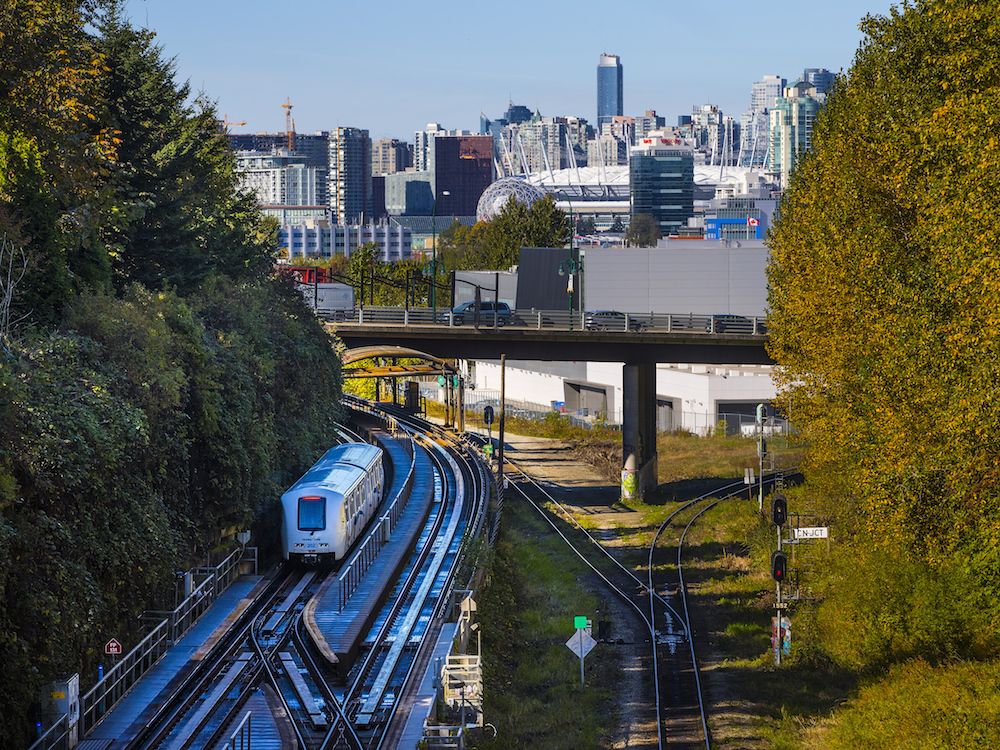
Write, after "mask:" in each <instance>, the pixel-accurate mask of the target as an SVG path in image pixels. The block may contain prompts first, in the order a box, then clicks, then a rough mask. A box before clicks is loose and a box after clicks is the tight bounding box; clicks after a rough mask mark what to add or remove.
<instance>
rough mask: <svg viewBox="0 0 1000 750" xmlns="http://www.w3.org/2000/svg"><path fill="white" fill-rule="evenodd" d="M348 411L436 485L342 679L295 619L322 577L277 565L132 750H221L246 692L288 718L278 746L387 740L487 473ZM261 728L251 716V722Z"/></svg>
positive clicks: (367, 744) (437, 442) (423, 429)
mask: <svg viewBox="0 0 1000 750" xmlns="http://www.w3.org/2000/svg"><path fill="white" fill-rule="evenodd" d="M351 405H352V407H353V408H355V409H356V410H357V411H359V412H364V413H366V414H367V415H368V418H371V417H375V418H379V419H386V420H392V429H393V430H394V431H395V430H401V431H402V432H403V433H405V434H407V435H408V436H409V437H411V438H412V439H413V440H415V441H417V442H419V444H420V445H421V446H422V447H423V448H424V449H426V450H427V452H428V455H429V456H430V459H431V464H432V467H433V472H434V486H435V489H434V502H433V506H432V510H431V512H430V514H429V515H428V517H427V520H426V522H425V525H424V527H423V528H422V529H421V532H420V534H419V538H418V541H417V543H416V545H415V547H414V548H413V549H412V550H411V552H410V555H409V558H408V560H407V562H406V563H405V564H404V566H403V569H402V572H401V573H400V574H399V576H398V578H397V580H396V583H395V585H394V588H393V589H392V591H391V594H390V596H389V597H388V599H387V601H386V602H385V604H384V605H383V607H382V609H381V611H380V612H379V613H378V616H377V617H376V618H375V621H374V624H373V626H372V627H371V631H370V633H369V635H368V637H367V638H366V639H365V646H364V648H363V651H362V654H363V656H361V657H359V659H358V660H357V662H356V664H355V667H354V668H353V669H352V671H351V673H350V675H349V676H348V679H347V682H346V684H336V682H335V681H334V679H333V677H332V676H331V674H330V673H329V672H328V670H329V665H328V663H327V662H326V661H325V660H324V659H323V658H320V657H319V656H318V654H317V653H316V649H315V646H314V644H313V641H312V638H311V637H310V636H309V635H308V633H307V630H306V628H305V625H304V622H303V617H302V610H303V608H304V605H305V603H306V602H307V601H308V600H309V599H310V598H311V597H312V595H313V594H314V593H315V592H316V590H317V589H318V588H319V586H320V585H321V583H322V581H323V579H324V577H325V575H326V574H325V573H321V572H319V571H316V570H309V571H301V570H294V569H292V568H291V567H289V566H288V565H285V566H282V567H281V568H280V569H278V571H277V572H276V573H275V574H274V575H273V577H272V578H271V579H270V580H269V581H268V582H267V583H266V585H264V586H262V587H261V589H260V591H259V593H258V594H257V595H256V597H255V598H254V600H253V601H252V602H250V604H249V605H248V606H247V607H246V608H245V610H244V611H243V613H242V614H241V615H240V616H239V617H238V618H237V620H236V622H235V623H234V624H233V626H232V627H230V628H229V629H228V630H227V631H226V632H225V633H223V634H222V635H221V637H220V638H219V640H218V642H217V643H215V644H214V645H213V646H212V647H211V648H208V647H204V651H205V653H204V654H201V655H200V658H199V657H196V659H197V666H196V667H195V668H194V669H193V670H192V671H191V672H190V673H189V674H188V675H187V676H186V677H185V679H184V680H183V682H182V684H180V685H179V686H178V687H177V688H176V689H174V690H173V692H172V693H171V694H170V695H169V697H168V699H167V701H166V702H164V703H163V704H162V705H161V706H160V707H159V708H158V709H157V710H156V712H155V713H154V714H153V715H152V716H151V717H150V718H149V720H148V721H147V723H146V725H145V726H144V727H143V729H142V731H141V732H139V733H138V735H137V736H136V737H135V738H134V740H133V741H132V742H130V743H129V744H128V748H129V750H152V749H153V748H158V749H165V750H186V749H187V748H222V747H223V746H224V745H225V743H226V740H227V739H228V738H229V736H230V734H231V733H232V731H233V729H234V727H236V726H238V725H239V724H240V722H241V721H242V720H243V718H244V716H245V714H246V711H247V705H248V703H249V702H250V700H251V698H252V696H254V695H255V694H259V693H260V691H261V689H262V688H264V687H265V686H266V689H267V691H268V693H269V695H271V696H272V698H273V700H274V701H276V702H277V704H278V706H279V709H280V710H279V713H283V714H284V717H285V718H277V719H272V721H276V722H278V723H282V725H283V726H284V727H285V732H286V733H290V734H291V739H288V738H284V739H283V740H282V747H285V746H287V744H286V743H287V742H292V743H294V746H295V747H297V748H301V749H302V750H334V749H336V748H348V749H349V750H362V749H364V750H374V749H375V748H380V747H383V746H384V745H385V744H386V740H387V738H388V737H390V736H393V735H394V734H395V733H396V725H397V724H399V723H400V722H398V721H395V720H396V719H397V718H399V717H398V716H397V714H398V711H399V706H400V698H401V696H403V695H404V693H405V692H406V690H407V688H408V687H409V683H410V680H411V678H412V677H413V675H414V674H415V672H416V671H417V668H418V666H420V667H424V666H426V662H427V652H428V648H429V647H430V646H432V645H433V642H434V641H435V640H436V634H437V631H438V629H439V627H440V622H441V615H442V614H443V613H444V612H446V611H447V610H448V607H449V605H450V603H451V601H452V594H453V589H454V587H455V583H456V581H455V578H456V571H457V570H458V567H459V564H460V562H461V560H462V558H463V555H464V553H465V552H466V551H467V544H468V539H467V535H469V534H477V533H479V531H480V529H481V525H482V518H483V515H484V504H485V502H486V500H487V499H488V496H489V493H488V485H487V483H488V481H489V475H488V472H487V471H485V469H484V468H483V467H482V466H481V465H479V464H478V462H477V461H476V460H475V459H473V458H472V457H470V456H469V455H468V453H467V450H466V448H465V447H464V446H463V445H462V444H461V443H460V442H459V441H457V440H456V439H455V438H454V437H453V436H450V435H448V434H447V433H445V432H444V431H442V430H440V429H438V428H436V427H434V426H432V425H428V424H426V423H423V422H421V421H420V420H415V421H412V422H411V421H408V420H407V419H406V418H404V417H402V416H399V415H393V414H389V413H387V412H384V411H382V410H380V409H378V408H376V407H374V406H372V405H370V404H367V403H366V402H361V401H353V402H351ZM338 433H339V435H340V438H341V439H343V440H351V441H356V440H357V441H359V440H362V438H361V436H360V435H359V434H358V433H357V432H356V431H353V430H350V429H349V428H346V427H341V428H340V429H338ZM390 585H392V584H390ZM404 718H405V717H404ZM260 722H261V720H260V719H258V718H257V716H256V714H255V716H254V720H253V722H252V726H258V725H259V723H260Z"/></svg>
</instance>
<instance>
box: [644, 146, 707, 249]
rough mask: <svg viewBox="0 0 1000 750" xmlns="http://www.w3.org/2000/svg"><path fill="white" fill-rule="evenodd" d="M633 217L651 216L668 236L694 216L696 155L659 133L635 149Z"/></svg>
mask: <svg viewBox="0 0 1000 750" xmlns="http://www.w3.org/2000/svg"><path fill="white" fill-rule="evenodd" d="M629 185H630V194H631V215H632V218H633V219H634V218H635V217H636V216H638V215H639V214H649V215H650V216H652V217H653V218H654V219H655V220H656V223H657V224H658V225H659V227H660V233H661V235H663V236H664V237H666V236H668V235H671V234H676V233H677V232H678V230H679V229H680V228H681V227H683V226H686V225H687V221H688V219H690V218H691V217H692V216H694V152H693V150H692V149H691V148H690V147H689V146H684V145H682V144H681V143H680V142H679V140H678V139H675V138H662V137H658V135H657V133H656V132H653V133H650V134H649V135H648V136H647V137H646V138H641V139H639V143H638V144H637V145H636V146H635V147H634V148H633V149H632V154H631V159H630V166H629Z"/></svg>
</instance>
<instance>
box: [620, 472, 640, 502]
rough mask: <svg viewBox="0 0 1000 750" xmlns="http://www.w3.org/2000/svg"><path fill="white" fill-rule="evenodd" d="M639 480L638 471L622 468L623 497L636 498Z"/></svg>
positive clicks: (626, 498) (627, 498)
mask: <svg viewBox="0 0 1000 750" xmlns="http://www.w3.org/2000/svg"><path fill="white" fill-rule="evenodd" d="M638 480H639V473H638V472H636V471H629V470H628V469H622V498H624V499H625V500H634V499H635V497H636V489H637V486H638Z"/></svg>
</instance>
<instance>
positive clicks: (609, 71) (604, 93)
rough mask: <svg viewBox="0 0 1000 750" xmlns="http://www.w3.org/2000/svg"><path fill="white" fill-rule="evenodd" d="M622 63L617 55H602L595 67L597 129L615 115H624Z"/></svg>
mask: <svg viewBox="0 0 1000 750" xmlns="http://www.w3.org/2000/svg"><path fill="white" fill-rule="evenodd" d="M622 78H623V76H622V61H621V58H620V57H618V55H609V54H608V53H606V52H605V53H603V54H602V55H601V60H600V62H599V63H598V65H597V128H598V130H600V129H601V128H602V127H603V126H604V123H606V122H610V121H611V118H612V117H614V116H615V115H623V114H625V108H624V106H623V99H624V97H623V93H624V86H623V81H622Z"/></svg>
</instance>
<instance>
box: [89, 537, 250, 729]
mask: <svg viewBox="0 0 1000 750" xmlns="http://www.w3.org/2000/svg"><path fill="white" fill-rule="evenodd" d="M246 550H247V548H245V547H242V548H240V549H237V550H234V551H233V552H232V553H230V554H229V555H228V556H227V557H226V558H225V559H223V560H222V562H220V563H219V564H218V565H216V566H214V567H202V568H196V569H195V570H194V571H193V572H194V574H195V575H205V576H206V577H205V580H204V581H202V582H201V583H200V584H199V585H198V587H197V588H195V590H194V591H192V592H191V594H190V595H189V596H187V597H186V598H185V599H184V601H183V602H181V603H180V604H179V605H178V606H177V607H175V608H174V609H172V610H169V611H166V612H159V613H155V614H158V615H161V616H162V617H163V619H162V620H160V622H159V623H158V624H157V625H156V626H155V627H154V628H153V629H152V630H151V631H150V632H149V633H148V634H147V635H146V636H145V637H144V638H143V639H142V640H141V641H139V643H137V644H136V645H135V647H133V648H132V649H131V650H130V651H129V652H128V653H126V654H124V655H123V656H122V657H121V659H120V660H119V661H118V663H117V664H115V665H114V666H113V667H111V669H110V670H108V671H107V673H105V675H104V678H103V679H101V680H99V681H98V682H97V683H96V684H95V685H94V686H93V687H92V688H91V689H90V690H88V691H87V692H86V693H84V694H83V697H82V698H81V699H80V734H81V736H84V735H86V733H87V732H89V731H90V730H91V729H92V728H93V727H94V726H95V725H96V724H97V723H98V722H99V721H100V720H101V719H102V718H103V717H104V715H105V714H107V713H108V712H109V711H110V710H111V709H112V708H114V706H115V705H116V704H117V703H118V701H120V700H121V699H122V698H123V697H124V696H125V694H126V693H128V691H129V690H130V689H131V688H132V686H133V685H135V683H136V682H137V681H138V680H139V678H140V677H142V675H143V674H145V673H146V671H147V670H148V669H149V668H150V667H152V666H153V665H154V664H156V662H158V661H159V660H160V658H161V657H162V656H163V655H164V654H165V653H166V652H167V649H168V648H169V647H170V646H171V645H172V644H173V643H175V642H177V640H179V639H180V637H181V636H183V635H184V633H185V632H187V630H188V628H190V627H191V626H192V625H193V624H194V623H195V622H196V621H197V620H198V619H199V618H200V617H201V615H202V614H204V613H205V611H206V610H207V609H208V608H209V606H211V604H212V603H213V602H214V601H215V600H216V599H217V598H218V597H219V596H220V595H221V594H222V593H223V592H224V591H225V590H226V589H227V588H228V587H229V585H230V584H231V583H232V582H233V581H234V580H236V578H237V577H238V575H239V565H240V561H241V560H242V559H243V555H244V553H245V552H246Z"/></svg>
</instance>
